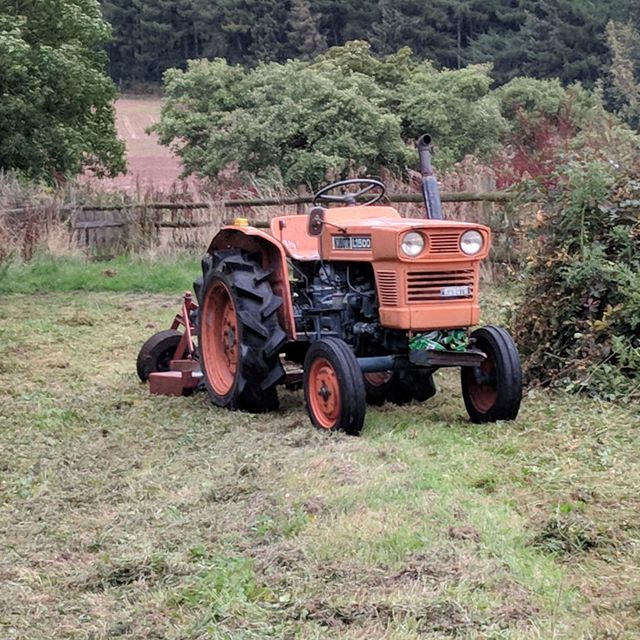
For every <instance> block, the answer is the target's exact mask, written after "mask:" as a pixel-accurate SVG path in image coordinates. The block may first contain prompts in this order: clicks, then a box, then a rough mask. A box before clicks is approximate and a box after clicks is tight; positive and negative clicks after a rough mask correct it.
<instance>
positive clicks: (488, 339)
mask: <svg viewBox="0 0 640 640" xmlns="http://www.w3.org/2000/svg"><path fill="white" fill-rule="evenodd" d="M471 339H472V341H473V342H474V343H475V345H474V346H475V347H477V348H478V349H480V351H482V352H483V353H485V354H486V356H487V359H486V360H485V362H483V363H482V365H480V366H479V367H463V368H462V369H461V370H460V378H461V383H462V396H463V398H464V404H465V406H466V408H467V413H468V414H469V417H470V418H471V421H472V422H477V423H481V422H495V421H496V420H515V418H516V416H517V415H518V411H519V409H520V401H521V399H522V368H521V366H520V356H519V355H518V349H517V347H516V345H515V342H514V341H513V338H512V337H511V336H510V335H509V333H508V332H507V331H506V330H505V329H503V328H501V327H495V326H492V325H487V326H486V327H482V328H480V329H476V330H475V331H474V332H473V333H472V334H471Z"/></svg>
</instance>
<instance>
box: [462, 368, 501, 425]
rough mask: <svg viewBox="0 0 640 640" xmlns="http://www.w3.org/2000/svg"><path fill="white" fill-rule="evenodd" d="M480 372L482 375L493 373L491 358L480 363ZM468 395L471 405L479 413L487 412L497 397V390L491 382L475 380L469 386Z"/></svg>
mask: <svg viewBox="0 0 640 640" xmlns="http://www.w3.org/2000/svg"><path fill="white" fill-rule="evenodd" d="M480 372H481V374H482V375H483V376H484V377H489V376H490V375H491V374H492V373H495V365H494V364H493V361H492V360H489V359H487V360H485V361H484V362H483V363H482V364H481V365H480ZM469 396H470V397H471V401H472V402H473V406H474V407H475V408H476V409H477V410H478V411H480V412H481V413H487V411H489V410H490V409H491V407H493V405H494V404H495V403H496V400H497V399H498V391H497V389H496V387H495V386H494V385H491V384H477V383H476V382H475V381H474V382H472V384H471V385H470V386H469Z"/></svg>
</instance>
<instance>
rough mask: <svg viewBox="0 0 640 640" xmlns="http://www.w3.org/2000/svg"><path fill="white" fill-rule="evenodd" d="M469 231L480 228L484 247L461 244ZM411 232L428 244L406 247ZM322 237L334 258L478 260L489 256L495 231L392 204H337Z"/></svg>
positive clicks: (328, 256)
mask: <svg viewBox="0 0 640 640" xmlns="http://www.w3.org/2000/svg"><path fill="white" fill-rule="evenodd" d="M468 231H475V232H477V233H478V234H479V235H480V237H481V239H482V247H481V249H480V250H479V251H478V252H477V253H475V254H473V255H469V254H468V253H465V252H464V251H463V250H462V247H461V241H462V238H463V234H465V233H466V232H468ZM411 232H417V234H418V235H419V238H418V239H419V240H420V241H421V242H423V243H424V247H423V248H422V250H420V251H418V253H417V254H415V255H411V256H410V255H407V254H406V253H405V252H404V251H403V249H402V243H403V240H404V239H405V236H406V235H407V234H408V233H411ZM413 238H414V239H415V236H413ZM319 240H320V243H321V255H322V256H323V258H324V259H331V260H355V261H377V260H400V261H402V262H412V263H415V262H440V261H442V262H457V261H465V262H469V261H474V262H475V261H478V260H482V259H483V258H485V257H486V256H487V254H488V252H489V249H490V246H491V231H490V229H489V227H486V226H484V225H480V224H474V223H469V222H457V221H451V220H430V219H426V218H402V217H401V216H400V214H399V213H398V212H397V211H396V210H395V209H393V208H392V207H340V208H337V207H336V208H332V209H328V210H327V211H326V214H325V225H324V228H323V232H322V235H321V236H320V239H319Z"/></svg>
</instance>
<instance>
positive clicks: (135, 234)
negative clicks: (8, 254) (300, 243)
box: [0, 191, 514, 255]
mask: <svg viewBox="0 0 640 640" xmlns="http://www.w3.org/2000/svg"><path fill="white" fill-rule="evenodd" d="M441 197H442V202H444V203H482V216H481V218H482V220H481V221H482V222H484V223H486V224H490V223H491V219H490V218H491V212H492V211H493V204H494V203H500V204H504V203H507V202H509V201H511V200H512V199H513V198H514V195H513V194H512V193H510V192H504V191H492V192H472V191H465V192H456V193H442V194H441ZM386 200H387V201H388V202H390V203H394V204H396V203H397V204H400V205H411V204H418V203H422V195H421V194H420V193H392V194H388V195H387V196H386ZM312 202H313V196H311V195H298V196H291V197H288V196H287V197H275V198H253V199H251V198H250V199H242V200H226V201H221V202H214V201H211V202H187V203H177V202H145V203H133V204H118V205H83V206H73V205H64V206H61V207H58V209H57V212H58V217H59V221H60V222H61V223H62V224H64V225H66V227H67V229H68V230H69V232H70V233H71V236H72V242H73V244H74V245H76V246H79V247H81V248H82V249H84V250H86V251H87V252H89V253H92V254H96V255H100V254H103V255H105V254H117V253H120V252H122V251H125V250H127V249H132V248H144V247H148V248H152V247H158V246H162V245H163V244H164V245H171V246H172V247H176V248H197V249H200V248H201V247H202V246H203V242H206V239H204V240H203V238H202V233H203V232H204V231H205V229H203V228H206V227H209V229H208V230H206V231H207V234H208V235H212V234H213V232H214V231H215V229H216V228H218V227H220V226H221V225H222V224H224V223H227V222H230V221H231V220H233V216H232V215H230V214H229V211H230V210H233V209H241V210H242V214H241V215H242V217H247V218H249V219H250V220H251V222H252V223H255V224H256V225H259V226H266V223H267V222H268V220H269V219H270V218H271V217H272V216H273V215H276V214H281V213H282V212H283V210H284V211H285V212H286V213H294V212H297V213H300V214H301V213H304V212H305V210H306V206H305V205H308V204H310V203H312ZM269 207H272V208H275V209H271V210H267V209H268V208H269ZM254 209H260V213H259V214H258V215H256V212H255V211H254ZM37 216H38V208H37V207H34V208H28V209H5V210H0V221H2V219H3V218H4V220H5V222H7V223H9V225H11V224H12V223H14V224H20V221H21V220H25V219H27V218H32V219H33V218H34V217H36V218H37ZM47 217H48V219H49V218H50V217H51V216H50V209H49V211H48V216H47ZM198 230H200V234H199V233H198Z"/></svg>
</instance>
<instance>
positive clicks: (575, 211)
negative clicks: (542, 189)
mask: <svg viewBox="0 0 640 640" xmlns="http://www.w3.org/2000/svg"><path fill="white" fill-rule="evenodd" d="M546 202H548V205H545V206H546V209H545V211H544V212H542V211H541V212H539V213H538V220H537V227H536V229H535V234H536V241H535V253H534V255H533V256H532V257H531V258H530V267H529V271H528V275H527V283H526V288H525V292H524V302H523V304H522V306H521V308H520V309H519V311H518V313H517V317H516V318H515V327H514V328H515V331H516V334H517V341H518V344H519V347H520V348H521V350H522V352H523V355H524V356H525V362H526V368H527V373H528V376H529V378H530V380H531V381H537V382H539V383H542V384H545V385H555V386H563V387H568V388H570V389H573V390H578V391H584V392H587V393H590V394H596V395H599V396H601V397H605V398H609V399H614V398H618V397H625V396H630V395H634V394H637V393H638V392H639V390H640V176H639V175H628V174H627V175H624V176H620V175H616V174H614V173H613V171H612V168H611V165H606V164H604V163H601V162H592V163H577V164H574V165H572V166H570V167H569V169H568V171H567V174H566V181H565V182H563V183H562V184H561V185H560V186H556V187H554V188H553V189H552V190H551V191H550V192H549V193H547V194H546Z"/></svg>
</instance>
